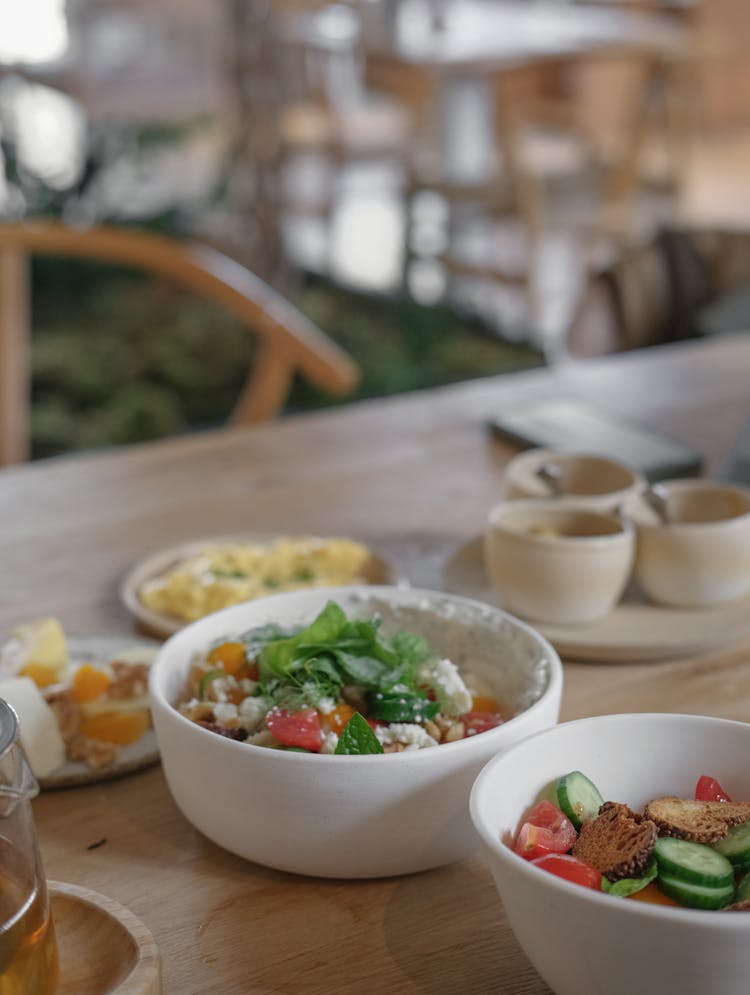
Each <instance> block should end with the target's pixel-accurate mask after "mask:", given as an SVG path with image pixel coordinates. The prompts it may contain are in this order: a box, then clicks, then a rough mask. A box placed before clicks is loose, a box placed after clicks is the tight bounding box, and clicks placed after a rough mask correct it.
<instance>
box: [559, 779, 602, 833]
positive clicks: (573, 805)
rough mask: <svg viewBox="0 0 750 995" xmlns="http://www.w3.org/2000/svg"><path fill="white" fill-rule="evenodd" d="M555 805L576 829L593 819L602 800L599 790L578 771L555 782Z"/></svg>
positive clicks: (597, 813)
mask: <svg viewBox="0 0 750 995" xmlns="http://www.w3.org/2000/svg"><path fill="white" fill-rule="evenodd" d="M557 804H558V805H559V806H560V808H561V809H562V810H563V812H564V813H565V814H566V815H567V817H568V818H569V819H570V821H571V822H572V823H573V825H574V826H575V828H576V829H580V828H581V826H582V825H583V823H584V822H587V821H588V820H589V819H595V818H596V817H597V815H599V809H600V808H601V807H602V805H603V804H604V799H603V798H602V796H601V795H600V794H599V789H598V788H597V786H596V785H595V784H593V783H592V782H591V781H589V779H588V778H587V777H586V775H585V774H582V773H581V772H580V770H574V771H571V773H570V774H566V775H565V776H564V777H561V778H560V780H559V781H558V782H557Z"/></svg>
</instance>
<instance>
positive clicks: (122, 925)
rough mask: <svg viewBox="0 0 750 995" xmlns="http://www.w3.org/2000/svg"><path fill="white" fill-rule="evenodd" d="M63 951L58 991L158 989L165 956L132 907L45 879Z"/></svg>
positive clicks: (100, 993)
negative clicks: (131, 910) (162, 957)
mask: <svg viewBox="0 0 750 995" xmlns="http://www.w3.org/2000/svg"><path fill="white" fill-rule="evenodd" d="M47 887H48V889H49V895H50V903H51V906H52V917H53V919H54V923H55V933H56V935H57V946H58V951H59V955H60V987H59V989H58V995H106V993H112V995H158V993H159V992H161V958H160V956H159V950H158V948H157V946H156V943H155V942H154V938H153V936H152V935H151V933H150V932H149V931H148V930H147V929H146V927H145V926H144V925H143V923H142V922H141V921H140V919H137V918H136V917H135V916H134V915H133V913H132V912H130V911H128V909H126V908H124V906H122V905H119V904H118V903H117V902H114V901H113V900H112V899H111V898H106V897H105V896H104V895H99V894H98V893H97V892H95V891H89V890H88V889H87V888H79V887H78V886H77V885H74V884H63V883H62V882H61V881H49V882H48V884H47Z"/></svg>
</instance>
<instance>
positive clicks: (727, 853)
mask: <svg viewBox="0 0 750 995" xmlns="http://www.w3.org/2000/svg"><path fill="white" fill-rule="evenodd" d="M714 849H715V850H716V851H718V853H720V854H722V855H723V856H724V857H726V858H727V860H729V861H730V862H731V863H732V864H733V866H734V867H735V868H736V869H738V870H742V871H745V870H750V820H748V821H747V822H742V823H740V825H739V826H731V827H730V829H729V832H728V833H727V835H726V836H725V837H724V839H723V840H719V842H718V843H714Z"/></svg>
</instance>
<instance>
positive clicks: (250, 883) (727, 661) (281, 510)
mask: <svg viewBox="0 0 750 995" xmlns="http://www.w3.org/2000/svg"><path fill="white" fill-rule="evenodd" d="M552 396H555V397H580V398H582V399H585V400H587V401H589V402H590V403H592V404H595V405H598V406H600V407H602V408H603V409H604V410H607V411H610V412H613V413H615V414H620V415H624V416H627V417H629V418H631V419H634V420H636V421H639V422H642V423H643V424H645V425H651V426H653V427H654V428H658V429H660V430H661V431H663V432H667V433H669V434H672V435H674V436H675V437H676V438H680V439H683V440H684V441H686V442H688V443H691V444H692V445H694V446H695V447H697V448H698V449H699V450H700V451H702V452H703V453H704V454H705V455H706V457H707V461H708V468H709V470H710V472H716V471H717V470H718V469H719V468H720V467H721V465H722V462H723V460H724V458H725V455H726V453H727V451H728V449H729V447H730V445H731V443H732V441H733V439H734V436H735V433H736V432H737V430H738V429H739V427H740V425H741V424H742V423H743V421H744V420H745V418H746V416H747V413H748V405H749V404H750V336H747V335H744V336H735V337H731V338H724V339H721V340H716V341H712V342H710V343H703V342H701V343H694V344H690V345H682V346H679V347H677V346H670V347H664V348H659V349H654V350H650V351H648V352H647V353H642V354H639V353H631V354H624V355H620V356H617V357H608V358H606V359H602V360H596V361H587V362H581V363H576V364H570V365H567V366H562V367H558V368H556V369H553V370H539V371H532V372H528V373H523V374H513V375H510V376H506V377H493V378H488V379H483V380H477V381H473V382H470V383H465V384H460V385H456V386H452V387H447V388H442V389H439V390H433V391H426V392H421V393H418V394H414V395H411V396H406V397H403V396H402V397H398V398H395V399H392V400H379V401H373V402H365V403H360V404H357V405H352V406H349V407H346V408H343V409H340V410H337V411H330V412H324V413H319V414H314V415H309V416H304V417H298V418H289V419H285V420H283V421H280V422H278V423H276V424H273V425H269V426H264V427H259V428H253V429H227V430H223V431H220V432H216V433H209V434H203V435H196V436H191V437H184V438H179V439H174V440H170V441H165V442H160V443H156V444H152V445H144V446H138V447H133V448H130V449H126V450H120V451H116V450H115V451H110V452H104V453H101V454H98V455H87V456H77V457H70V458H64V459H57V460H50V461H46V462H41V463H38V464H31V465H29V466H25V467H21V468H17V469H10V470H5V471H2V472H1V473H0V520H2V522H3V528H2V531H1V532H0V562H2V564H3V571H2V574H0V623H1V624H2V626H3V627H4V628H5V629H7V627H9V626H10V625H11V624H13V623H15V622H17V621H20V620H22V619H24V618H28V617H30V616H32V615H43V614H54V615H57V616H58V617H59V618H61V620H62V621H63V623H64V624H65V626H66V628H67V630H68V631H70V632H72V633H76V634H87V635H88V634H97V633H99V634H117V633H129V632H130V633H132V631H133V629H132V622H131V618H130V616H129V614H128V613H127V611H126V610H125V608H124V607H123V606H122V604H121V602H120V600H119V597H118V588H119V585H120V582H121V580H122V578H123V577H124V576H125V574H126V572H127V571H128V570H129V569H130V568H131V566H132V565H133V563H135V562H137V561H138V560H139V559H141V558H143V557H144V556H147V555H149V554H150V553H152V552H153V551H154V550H157V549H159V548H162V547H165V546H168V545H170V544H173V543H179V542H186V541H189V540H190V539H193V538H200V537H202V536H205V535H211V534H215V533H228V532H252V531H256V530H260V531H274V530H276V531H280V532H289V531H290V530H294V531H296V532H317V533H322V534H347V533H353V534H356V535H357V536H362V537H367V536H371V537H373V538H374V539H377V541H378V542H379V543H381V544H382V547H381V548H384V549H392V550H393V552H394V554H396V555H397V556H398V557H399V560H400V561H401V562H402V563H405V564H406V565H407V567H408V573H409V576H410V579H411V580H412V582H413V583H416V584H424V585H426V586H434V585H436V584H438V583H439V578H440V576H441V571H442V569H443V564H444V562H445V559H446V557H447V556H448V555H450V552H451V551H452V550H453V549H455V548H456V545H457V544H458V543H460V542H463V541H466V540H467V539H468V538H470V537H471V536H473V535H476V534H477V532H478V531H480V530H481V528H482V527H483V523H484V517H485V513H486V511H487V509H488V508H489V506H490V505H491V504H492V503H493V502H494V501H495V500H496V498H497V496H498V494H499V492H500V487H501V483H502V478H503V468H504V466H505V464H506V463H507V461H508V460H509V458H510V457H511V455H512V454H513V450H512V448H511V447H510V446H508V445H505V444H503V443H500V442H498V441H495V440H493V439H492V438H491V437H490V436H489V434H488V433H487V431H486V430H485V427H484V422H485V419H486V417H487V416H488V414H490V413H491V412H492V411H495V410H500V409H503V408H504V407H506V406H507V407H513V406H516V405H518V404H524V403H526V402H527V401H530V400H532V399H539V398H542V397H552ZM565 682H566V683H565V690H564V695H563V714H562V717H563V719H572V718H576V717H579V716H584V715H593V714H599V713H606V712H627V711H674V712H697V713H704V714H709V715H719V716H726V717H730V718H738V719H743V720H746V719H747V718H748V714H749V712H750V645H735V646H731V647H726V648H722V649H720V650H713V651H711V652H710V653H704V654H698V655H695V656H692V657H690V658H687V659H679V658H677V659H670V660H665V661H659V662H657V663H653V662H651V663H648V664H639V663H627V664H617V663H611V662H610V663H607V664H605V665H600V664H598V663H596V662H589V663H586V664H566V667H565ZM227 804H231V801H230V800H228V801H227ZM34 811H35V815H36V820H37V828H38V833H39V838H40V844H41V849H42V856H43V860H44V863H45V868H46V872H47V874H48V876H49V877H51V878H55V879H59V880H63V881H68V882H73V883H75V884H78V885H80V886H83V887H86V888H91V889H94V890H96V891H97V892H100V893H102V894H104V895H107V896H109V897H111V898H112V899H114V900H115V901H117V902H119V903H121V904H122V905H124V906H125V907H126V908H128V909H130V910H131V911H132V912H133V913H134V915H136V916H137V917H138V918H139V919H140V920H141V921H142V922H143V923H144V925H145V926H146V927H147V928H148V929H149V930H150V931H151V933H152V934H153V937H154V939H155V941H156V943H157V945H158V948H159V951H160V953H161V958H162V973H163V990H164V991H165V992H167V993H170V995H214V993H219V992H221V993H222V995H230V993H236V995H241V993H250V995H271V993H284V995H297V993H299V995H302V993H305V995H316V993H321V995H322V993H326V995H350V993H352V992H357V993H358V995H363V993H381V992H387V993H390V992H393V993H413V995H416V993H429V995H433V993H435V995H442V993H445V995H448V993H450V995H461V993H466V995H470V993H477V995H486V993H489V992H500V993H504V995H541V993H544V992H547V991H548V989H547V988H546V987H545V985H544V984H543V983H542V982H541V980H540V979H539V977H538V976H537V975H536V973H535V972H534V970H533V969H532V968H531V966H530V965H529V964H528V962H527V960H526V959H525V957H524V955H523V953H522V952H521V950H520V949H519V947H518V945H517V943H516V941H515V939H514V938H513V936H512V934H511V932H510V930H509V927H508V925H507V921H506V919H505V917H504V915H503V912H502V908H501V905H500V902H499V899H498V897H497V895H496V892H495V889H494V885H493V883H492V880H491V878H490V875H489V872H488V869H487V867H486V865H485V863H484V861H483V858H482V857H481V856H479V855H478V856H476V857H474V858H472V859H470V860H467V861H465V862H462V863H459V864H456V865H453V866H450V867H445V868H443V869H440V870H435V871H430V872H426V873H424V874H419V875H414V876H409V877H404V878H398V879H390V880H382V881H374V882H368V881H350V882H337V881H323V880H314V879H305V878H301V877H295V876H292V875H286V874H282V873H278V872H274V871H271V870H266V869H264V868H262V867H258V866H255V865H253V864H250V863H247V862H244V861H242V860H240V859H239V858H236V857H234V856H232V855H230V854H228V853H225V852H223V851H221V850H220V849H219V848H218V847H216V846H215V845H213V844H212V843H209V842H208V841H207V840H206V839H204V838H203V837H202V836H201V835H200V834H199V833H197V832H196V831H195V830H194V829H193V828H192V827H191V825H190V824H189V823H188V822H187V821H186V820H185V819H184V818H183V816H182V815H181V814H180V812H179V811H178V810H177V808H176V806H175V805H174V803H173V802H172V800H171V797H170V794H169V791H168V789H167V786H166V784H165V781H164V778H163V775H162V772H161V769H160V768H158V767H156V768H151V769H149V770H146V771H142V772H139V773H135V774H133V775H132V776H129V777H126V778H123V779H122V780H119V781H111V782H105V783H102V784H96V785H91V786H88V787H81V788H75V789H70V790H66V791H58V792H52V793H49V794H43V795H42V796H40V797H39V798H37V799H36V800H35V802H34ZM295 831H299V832H304V827H298V828H297V829H296V830H295ZM94 844H96V846H94Z"/></svg>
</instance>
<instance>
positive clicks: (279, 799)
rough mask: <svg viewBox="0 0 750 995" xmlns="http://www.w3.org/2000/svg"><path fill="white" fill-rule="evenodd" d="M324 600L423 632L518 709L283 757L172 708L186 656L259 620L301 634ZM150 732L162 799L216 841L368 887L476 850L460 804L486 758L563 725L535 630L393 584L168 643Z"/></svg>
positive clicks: (217, 625) (306, 596)
mask: <svg viewBox="0 0 750 995" xmlns="http://www.w3.org/2000/svg"><path fill="white" fill-rule="evenodd" d="M328 600H333V601H336V602H337V603H338V604H340V605H341V606H342V608H343V609H344V610H345V611H346V612H347V614H349V615H355V614H356V615H360V616H362V617H371V616H372V615H373V614H374V613H375V612H378V613H380V614H381V616H382V618H383V631H384V632H386V633H388V632H389V631H390V632H393V631H396V630H399V629H405V630H411V631H416V632H421V633H422V634H423V635H425V636H426V637H427V638H428V639H429V641H430V643H431V645H432V646H433V647H434V648H435V649H436V650H438V651H439V652H440V653H441V654H443V655H445V656H449V657H450V658H451V659H453V660H454V662H455V663H457V664H458V665H459V666H460V667H463V668H464V669H466V670H467V671H473V672H474V673H475V674H477V675H478V676H480V677H483V678H485V679H487V680H488V681H489V682H490V683H491V685H492V687H493V689H494V690H496V694H497V697H498V698H499V699H500V700H501V701H503V702H504V703H507V704H510V705H511V706H512V707H514V708H517V709H518V710H519V711H518V714H516V716H515V717H514V718H512V719H510V720H509V721H508V722H506V723H505V724H503V725H501V726H499V727H497V728H496V729H492V730H490V731H488V732H484V733H481V734H479V735H476V736H473V737H471V738H467V739H463V740H460V741H458V742H456V743H446V744H441V745H439V746H437V747H432V748H430V749H423V750H415V751H405V752H403V753H393V754H386V755H379V756H335V755H333V756H331V755H311V754H304V753H290V752H285V751H281V750H273V749H268V748H265V747H260V746H251V745H248V744H246V743H238V742H234V741H232V740H230V739H227V738H225V737H222V736H218V735H216V734H215V733H212V732H209V731H208V730H206V729H203V728H201V727H200V726H198V725H196V724H195V723H193V722H191V721H189V720H188V719H187V718H185V717H184V716H182V715H181V714H180V713H179V712H178V711H177V710H176V709H175V708H174V707H173V702H175V701H177V700H178V698H179V696H180V694H181V692H182V689H183V686H184V683H185V679H186V675H187V672H188V668H189V666H190V662H191V659H192V657H193V655H194V654H195V653H196V652H198V651H200V650H205V649H206V647H207V646H209V645H210V644H211V642H212V641H213V640H216V639H220V638H221V637H224V636H232V635H237V634H240V633H242V632H244V631H246V630H247V629H250V628H253V627H255V626H257V625H262V624H265V623H267V622H277V623H280V624H281V625H284V626H287V625H292V624H300V623H302V624H306V623H308V622H310V621H312V619H313V618H314V617H315V616H316V615H317V614H318V612H320V611H321V610H322V608H323V607H324V606H325V604H326V603H327V601H328ZM150 691H151V700H152V712H153V718H154V726H155V728H156V734H157V738H158V741H159V746H160V749H161V758H162V764H163V767H164V772H165V774H166V777H167V782H168V784H169V787H170V790H171V792H172V794H173V796H174V798H175V801H176V802H177V804H178V805H179V807H180V808H181V809H182V811H183V813H184V814H185V816H186V817H187V818H188V819H189V820H190V821H191V822H192V823H193V824H194V825H195V826H196V827H197V828H198V829H199V830H200V831H201V832H202V833H204V834H205V835H206V836H208V837H209V838H210V839H212V840H213V841H214V842H215V843H218V844H219V845H220V846H223V847H225V848H226V849H227V850H230V851H232V852H233V853H236V854H239V855H240V856H241V857H246V858H247V859H249V860H254V861H256V862H257V863H260V864H265V865H267V866H269V867H276V868H279V869H280V870H286V871H293V872H296V873H299V874H311V875H318V876H323V877H342V878H365V877H380V876H385V875H391V874H405V873H409V872H412V871H420V870H424V869H426V868H428V867H437V866H439V865H441V864H447V863H450V862H451V861H454V860H459V859H461V858H463V857H465V856H467V855H468V854H469V853H470V852H471V851H472V850H474V849H475V848H476V847H477V846H478V839H477V836H476V833H475V832H474V829H473V827H472V825H471V819H470V818H469V811H468V799H469V792H470V790H471V785H472V783H473V781H474V778H475V777H476V775H477V774H478V773H479V771H480V769H481V768H482V766H483V765H484V764H485V763H486V761H487V760H488V759H489V758H490V757H492V756H494V755H495V754H496V753H498V752H499V751H501V750H503V749H505V748H506V747H508V746H509V745H510V744H511V743H514V742H516V741H518V740H519V739H522V738H523V737H524V736H526V735H528V734H529V733H531V732H534V731H536V730H538V729H542V728H545V727H546V726H550V725H552V724H553V723H554V722H556V721H557V717H558V714H559V708H560V696H561V692H562V665H561V663H560V659H559V657H558V655H557V653H556V652H555V650H554V649H553V648H552V646H550V644H549V643H548V642H547V641H546V640H545V639H544V638H543V637H542V636H540V635H539V634H538V633H536V632H535V631H534V630H533V629H531V628H530V627H528V626H527V625H525V624H524V623H522V622H519V621H518V620H517V619H515V618H513V617H512V616H509V615H507V614H506V613H504V612H502V611H500V610H499V609H497V608H494V607H491V606H489V605H486V604H482V603H480V602H477V601H471V600H469V599H467V598H460V597H455V596H453V595H449V594H441V593H435V592H429V591H420V590H413V589H410V588H398V587H366V588H365V587H361V588H327V589H325V590H323V589H321V590H317V591H302V592H294V593H289V594H279V595H275V596H273V597H269V598H263V599H261V600H258V601H253V602H250V603H247V604H243V605H237V606H235V607H233V608H228V609H226V610H224V611H221V612H217V613H216V614H214V615H209V616H207V617H206V618H203V619H200V620H199V621H198V622H195V623H193V624H192V625H189V626H187V627H186V628H184V629H182V630H181V631H180V632H179V633H177V634H176V635H174V636H172V638H171V639H170V640H169V641H168V642H167V643H165V644H164V646H163V647H162V648H161V650H160V651H159V653H158V655H157V658H156V661H155V662H154V664H153V666H152V669H151V680H150Z"/></svg>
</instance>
